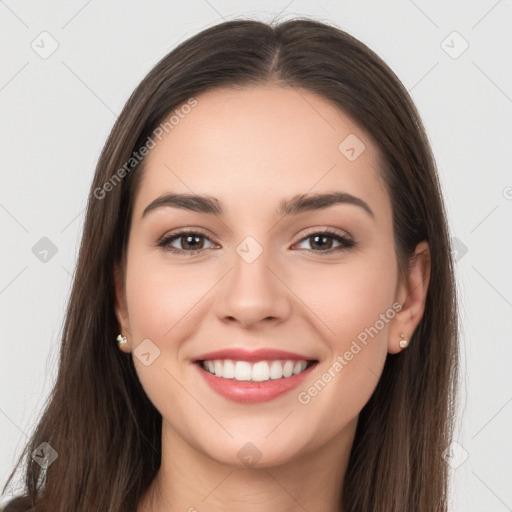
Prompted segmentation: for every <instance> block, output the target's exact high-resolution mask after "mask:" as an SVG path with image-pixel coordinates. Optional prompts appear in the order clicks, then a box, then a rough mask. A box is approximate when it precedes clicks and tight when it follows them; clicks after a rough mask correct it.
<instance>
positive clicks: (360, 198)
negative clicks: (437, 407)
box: [117, 86, 411, 466]
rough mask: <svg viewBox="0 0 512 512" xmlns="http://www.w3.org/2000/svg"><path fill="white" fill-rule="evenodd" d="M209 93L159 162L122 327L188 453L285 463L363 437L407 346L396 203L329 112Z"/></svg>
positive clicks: (169, 427) (144, 189)
mask: <svg viewBox="0 0 512 512" xmlns="http://www.w3.org/2000/svg"><path fill="white" fill-rule="evenodd" d="M196 100H197V105H196V106H195V107H194V108H193V109H191V110H190V112H189V113H188V114H187V115H186V116H183V118H180V121H179V123H178V124H175V125H174V127H173V129H172V130H171V131H169V133H168V134H166V135H165V136H164V137H163V138H162V140H161V141H160V142H158V143H157V145H156V147H154V148H153V149H151V151H150V153H149V155H148V156H147V158H146V161H145V168H144V171H143V176H142V181H141V183H140V187H139V189H138V192H137V195H136V201H135V204H134V209H133V212H132V215H133V216H132V223H131V231H130V235H129V243H128V248H127V260H126V261H127V263H126V268H125V273H124V282H123V281H122V280H121V282H118V296H123V299H124V300H118V304H117V316H118V319H119V322H120V325H121V327H122V329H123V330H122V332H123V334H124V335H126V336H127V338H128V339H129V340H130V344H131V350H132V352H133V358H134V363H135V366H136V370H137V373H138V376H139V378H140V381H141V383H142V385H143V387H144V389H145V391H146V393H147V395H148V397H149V398H150V399H151V401H152V402H153V404H154V405H155V407H156V408H157V409H158V410H159V411H160V413H161V414H162V416H163V421H164V423H163V428H164V433H166V434H165V435H167V436H169V438H172V439H173V440H174V444H175V445H176V446H178V445H180V446H182V447H185V449H192V450H194V451H195V452H196V453H201V454H203V455H206V456H208V457H210V458H212V459H214V460H216V461H219V462H222V463H226V464H230V465H236V466H240V465H242V464H244V461H245V460H246V459H247V456H249V457H252V458H253V460H256V459H259V462H258V463H259V465H268V466H272V465H277V464H282V463H286V462H289V461H291V460H293V458H295V457H302V456H307V455H308V454H311V453H314V452H315V451H318V450H321V449H324V448H325V447H326V446H336V443H337V442H341V440H342V439H343V438H345V437H346V436H347V435H348V432H353V429H354V426H355V424H356V422H357V418H358V414H359V412H360V411H361V409H362V408H363V406H364V405H365V404H366V402H367V401H368V399H369V398H370V396H371V394H372V392H373V390H374V388H375V386H376V384H377V382H378V379H379V377H380V374H381V372H382V368H383V365H384V361H385V358H386V356H387V353H388V351H391V350H390V346H391V345H390V341H389V340H390V332H391V331H390V330H391V329H393V325H394V323H395V322H396V321H397V317H398V315H397V311H398V309H399V308H400V306H398V307H397V300H398V299H400V297H399V294H400V291H399V287H398V282H397V275H398V273H397V259H396V254H395V250H394V244H393V226H392V209H391V204H390V199H389V196H388V194H387V192H386V190H385V187H384V183H383V181H382V179H381V177H380V175H379V158H378V152H377V149H376V146H375V144H374V143H373V142H372V140H371V139H370V137H369V136H368V134H367V133H365V131H364V130H362V129H361V128H360V127H359V126H358V125H357V123H356V122H355V121H353V120H351V119H350V118H349V117H347V116H346V115H344V114H343V113H342V112H340V110H338V109H337V108H336V107H335V106H334V105H333V104H331V103H330V102H329V101H327V100H325V99H323V98H321V97H319V96H317V95H315V94H313V93H310V92H307V91H304V90H294V89H292V88H279V87H277V86H261V87H256V88H246V89H239V90H228V89H217V90H214V91H209V92H207V93H204V94H202V95H200V96H197V97H196ZM347 137H349V138H348V139H347ZM356 137H357V138H356ZM344 141H345V142H344ZM340 144H341V146H340ZM363 144H364V146H363ZM183 194H184V195H187V196H189V198H188V200H185V199H186V198H185V199H184V198H178V197H177V195H183ZM171 195H174V198H173V197H171ZM190 196H207V197H206V198H205V197H203V198H202V199H190ZM302 196H304V197H302ZM320 196H324V197H323V198H320ZM300 197H302V199H303V201H302V202H301V201H299V200H298V198H300ZM314 197H317V200H316V201H315V200H311V199H312V198H314ZM408 334H411V333H410V332H409V333H408ZM247 443H251V444H250V445H249V444H247Z"/></svg>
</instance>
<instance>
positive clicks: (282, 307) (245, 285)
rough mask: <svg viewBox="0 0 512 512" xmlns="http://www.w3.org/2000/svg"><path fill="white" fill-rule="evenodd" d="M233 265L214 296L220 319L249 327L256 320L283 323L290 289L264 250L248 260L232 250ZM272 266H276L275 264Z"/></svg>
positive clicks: (289, 300) (289, 301)
mask: <svg viewBox="0 0 512 512" xmlns="http://www.w3.org/2000/svg"><path fill="white" fill-rule="evenodd" d="M233 265H234V266H233V268H232V270H231V271H230V272H229V273H228V275H227V276H226V278H225V279H223V280H222V283H221V287H220V289H219V290H218V295H217V297H216V300H215V306H214V308H215V310H216V314H217V316H218V317H219V319H220V320H221V321H223V322H228V323H236V324H238V325H239V326H240V327H244V328H250V327H254V326H256V325H259V324H267V323H273V324H275V325H277V324H279V323H282V322H283V321H285V320H286V319H287V318H289V316H290V313H291V309H292V305H291V291H290V290H289V289H288V288H287V287H286V285H285V284H283V282H284V281H285V280H284V279H283V277H282V276H280V275H279V274H280V272H279V270H278V268H277V264H276V263H275V262H274V263H272V262H271V261H269V258H268V257H267V253H266V251H263V253H262V254H261V255H260V256H259V257H258V258H257V259H256V260H255V261H253V262H251V263H248V262H247V261H245V260H244V259H243V258H241V257H240V256H238V254H235V256H234V259H233ZM274 267H275V268H274Z"/></svg>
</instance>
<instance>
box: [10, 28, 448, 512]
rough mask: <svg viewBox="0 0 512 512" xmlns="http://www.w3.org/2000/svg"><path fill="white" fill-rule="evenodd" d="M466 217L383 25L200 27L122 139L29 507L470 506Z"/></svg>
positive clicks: (48, 413) (105, 187)
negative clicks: (448, 188)
mask: <svg viewBox="0 0 512 512" xmlns="http://www.w3.org/2000/svg"><path fill="white" fill-rule="evenodd" d="M445 217H446V216H445V211H444V207H443V202H442V196H441V191H440V188H439V183H438V178H437V174H436V170H435V164H434V161H433V158H432V155H431V151H430V149H429V145H428V142H427V138H426V136H425V133H424V129H423V127H422V124H421V121H420V119H419V116H418V113H417V111H416V109H415V107H414V105H413V103H412V101H411V99H410V97H409V95H408V94H407V92H406V90H405V89H404V87H403V86H402V84H401V83H400V81H399V80H398V79H397V78H396V76H395V75H394V74H393V72H392V71H391V70H390V69H389V68H388V67H387V66H386V65H385V64H384V63H383V62H382V60H380V59H379V58H378V57H377V56H376V55H375V54H374V53H373V52H372V51H370V50H369V49H368V48H367V47H366V46H364V45H363V44H362V43H360V42H359V41H357V40H355V39H354V38H352V37H351V36H349V35H348V34H346V33H344V32H343V31H341V30H339V29H338V28H336V27H333V26H329V25H326V24H323V23H319V22H316V21H312V20H304V19H296V20H291V21H287V22H284V23H281V24H275V25H274V24H265V23H262V22H257V21H244V20H237V21H230V22H226V23H222V24H219V25H217V26H214V27H212V28H209V29H207V30H204V31H203V32H201V33H200V34H198V35H196V36H195V37H192V38H191V39H189V40H188V41H185V42H184V43H182V44H181V45H180V46H179V47H177V48H176V49H175V50H174V51H172V52H171V53H170V54H169V55H167V56H166V57H164V58H163V59H162V60H161V61H160V62H159V63H158V64H157V65H156V67H155V68H154V69H153V70H152V71H151V72H150V73H149V74H148V76H147V77H146V78H145V79H144V80H143V81H142V83H141V84H140V85H139V86H138V87H137V89H136V90H135V92H134V93H133V94H132V96H131V98H130V99H129V101H128V102H127V104H126V106H125V108H124V109H123V111H122V113H121V115H120V116H119V119H118V120H117V122H116V125H115V126H114V128H113V130H112V132H111V134H110V137H109V139H108V141H107V143H106V145H105V147H104V149H103V152H102V155H101V157H100V160H99V163H98V166H97V170H96V174H95V177H94V181H93V184H92V187H91V192H90V196H89V203H88V209H87V216H86V221H85V226H84V233H83V238H82V245H81V249H80V254H79V258H78V265H77V271H76V275H75V280H74V284H73V289H72V295H71V298H70V302H69V306H68V311H67V315H66V321H65V328H64V333H63V340H62V352H61V359H60V365H59V373H58V378H57V382H56V385H55V388H54V390H53V393H52V395H51V397H50V400H49V403H48V406H47V407H46V410H45V411H44V414H43V416H42V418H41V420H40V422H39V424H38V426H37V429H36V431H35V433H34V435H33V436H32V439H31V440H30V442H29V443H28V445H27V447H26V451H25V454H24V455H25V457H26V459H25V485H26V489H25V494H26V495H25V496H23V497H19V498H18V499H16V500H13V501H12V502H11V503H10V504H9V505H8V506H7V508H6V509H5V510H6V511H21V510H35V511H38V512H39V511H50V510H51V511H53V512H64V511H69V510H73V511H84V512H85V511H88V512H89V511H91V510H98V511H100V510H101V511H103V510H104V511H112V512H113V511H116V512H117V511H137V512H149V511H163V510H190V511H193V510H199V511H209V510H212V511H213V510H215V511H219V510H243V511H263V510H265V511H267V510H281V511H285V510H286V511H287V510H290V511H291V510H308V511H309V512H314V511H320V510H321V511H333V512H334V511H337V512H339V511H343V512H356V511H357V512H361V511H368V512H369V511H378V512H391V511H404V512H405V511H408V512H409V511H411V510H414V511H416V512H427V511H428V512H433V511H436V512H438V511H446V510H447V489H448V482H447V467H446V464H445V462H444V460H443V457H442V454H443V452H444V451H445V449H446V448H447V446H449V443H450V441H451V433H452V423H453V414H454V405H453V404H454V398H455V391H456V377H457V323H456V318H457V316H456V315H457V312H456V300H455V290H454V277H453V275H454V274H453V263H452V259H451V253H450V247H449V237H448V232H447V223H446V218H445ZM116 339H117V340H118V344H116ZM20 462H21V459H20ZM20 462H19V463H20ZM19 463H18V464H19ZM12 476H13V475H11V478H12ZM8 483H9V482H8ZM4 490H5V488H4Z"/></svg>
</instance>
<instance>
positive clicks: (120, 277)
mask: <svg viewBox="0 0 512 512" xmlns="http://www.w3.org/2000/svg"><path fill="white" fill-rule="evenodd" d="M114 286H115V293H116V304H115V313H116V318H117V322H118V324H119V329H120V331H119V332H120V334H122V335H123V336H126V338H127V339H128V344H127V345H128V346H131V339H132V337H131V330H130V321H129V316H128V304H127V302H126V294H125V291H124V273H123V269H122V268H121V266H120V265H118V264H117V263H116V264H115V265H114ZM122 349H124V348H123V347H122Z"/></svg>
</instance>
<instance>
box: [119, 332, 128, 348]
mask: <svg viewBox="0 0 512 512" xmlns="http://www.w3.org/2000/svg"><path fill="white" fill-rule="evenodd" d="M127 343H128V340H127V339H126V336H123V335H122V334H120V335H119V336H118V337H117V344H118V345H119V348H121V346H122V345H126V344H127Z"/></svg>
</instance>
